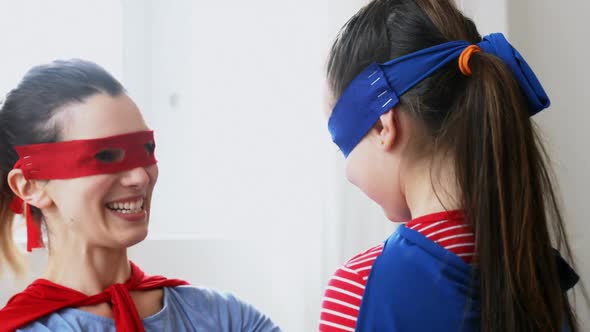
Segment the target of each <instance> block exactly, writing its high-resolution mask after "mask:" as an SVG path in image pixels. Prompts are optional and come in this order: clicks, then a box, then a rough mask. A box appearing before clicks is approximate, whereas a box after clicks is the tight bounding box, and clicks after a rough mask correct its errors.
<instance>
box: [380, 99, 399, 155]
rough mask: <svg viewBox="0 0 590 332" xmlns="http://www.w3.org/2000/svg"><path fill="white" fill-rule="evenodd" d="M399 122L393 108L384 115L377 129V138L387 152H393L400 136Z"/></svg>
mask: <svg viewBox="0 0 590 332" xmlns="http://www.w3.org/2000/svg"><path fill="white" fill-rule="evenodd" d="M397 125H398V124H397V120H396V118H395V109H394V108H392V109H390V110H389V111H387V112H385V113H383V114H382V115H381V116H380V117H379V120H378V121H377V125H376V127H375V129H376V130H377V136H378V139H379V143H380V144H381V145H382V147H383V149H384V150H385V151H391V150H392V149H393V146H394V144H395V143H396V138H397V134H398V127H397Z"/></svg>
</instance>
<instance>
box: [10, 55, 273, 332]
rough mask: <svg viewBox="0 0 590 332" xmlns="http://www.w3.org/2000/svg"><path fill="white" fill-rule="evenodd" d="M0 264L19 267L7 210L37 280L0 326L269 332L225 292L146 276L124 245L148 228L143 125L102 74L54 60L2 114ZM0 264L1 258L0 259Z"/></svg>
mask: <svg viewBox="0 0 590 332" xmlns="http://www.w3.org/2000/svg"><path fill="white" fill-rule="evenodd" d="M0 128H1V130H0V153H1V155H2V163H1V166H0V167H1V172H2V179H3V182H2V187H1V192H2V195H1V200H0V217H1V219H0V244H1V256H2V257H3V259H2V262H3V263H6V264H8V266H11V267H13V268H14V269H16V270H17V271H18V270H19V266H20V265H19V262H18V259H17V257H18V251H17V249H16V248H15V246H14V243H13V239H12V222H13V219H14V218H13V217H14V214H15V213H24V214H25V215H26V221H27V234H28V246H27V247H28V250H29V251H30V250H31V249H33V248H36V247H41V246H43V243H42V238H41V224H44V226H45V228H46V229H47V238H48V249H49V250H48V252H49V258H48V265H47V269H46V270H45V273H44V274H43V276H42V278H41V279H38V280H36V281H35V282H33V283H32V284H31V285H30V286H29V287H28V288H27V289H26V290H25V291H24V292H22V293H20V294H17V295H15V296H14V297H13V298H12V299H11V300H10V301H9V302H8V304H7V305H6V307H5V308H3V309H2V310H0V322H1V325H0V330H1V331H13V330H17V331H64V330H67V331H89V330H91V331H115V330H117V331H143V330H144V329H145V330H148V331H150V330H151V331H196V330H198V331H279V328H278V327H276V326H275V325H274V324H273V323H272V322H271V321H270V319H269V318H267V317H265V316H264V315H262V314H261V313H259V312H258V311H256V309H254V308H253V307H252V306H250V305H248V304H246V303H244V302H242V301H240V300H238V299H236V298H235V297H233V296H232V295H229V294H220V293H217V292H214V291H212V290H208V289H203V288H196V287H190V286H187V283H186V282H184V281H181V280H176V279H166V278H164V277H148V276H145V275H144V274H143V272H142V271H141V270H140V269H139V268H138V267H137V266H135V265H134V264H133V263H131V262H130V261H129V259H128V256H127V248H129V247H130V246H132V245H134V244H137V243H138V242H140V241H142V240H143V239H144V238H145V237H146V235H147V231H148V223H149V212H150V204H151V198H152V191H153V189H154V186H155V184H156V181H157V178H158V166H157V163H156V159H155V156H154V149H155V142H154V138H153V132H152V131H151V130H150V129H149V127H148V126H147V124H146V123H145V121H144V119H143V117H142V115H141V113H140V111H139V109H138V108H137V106H136V105H135V104H134V103H133V101H132V100H131V99H130V98H129V96H127V94H126V93H125V91H124V89H123V87H122V86H121V84H120V83H119V82H117V80H115V79H114V78H113V77H112V76H111V75H110V74H109V73H107V72H106V71H105V70H104V69H102V68H100V67H99V66H97V65H96V64H93V63H90V62H87V61H82V60H72V61H56V62H53V63H51V64H48V65H44V66H39V67H35V68H33V69H31V70H30V71H29V72H28V73H27V74H26V76H25V77H24V78H23V80H22V81H21V82H20V84H19V85H18V87H17V88H16V89H14V90H12V91H11V92H10V93H9V94H8V96H7V98H6V100H5V101H4V103H3V105H2V109H1V110H0ZM3 265H4V264H3Z"/></svg>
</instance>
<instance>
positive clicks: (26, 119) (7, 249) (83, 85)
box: [0, 59, 124, 273]
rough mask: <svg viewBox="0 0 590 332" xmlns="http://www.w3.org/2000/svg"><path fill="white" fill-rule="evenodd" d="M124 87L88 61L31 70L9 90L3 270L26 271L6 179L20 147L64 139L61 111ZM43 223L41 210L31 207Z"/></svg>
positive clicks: (0, 122)
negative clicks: (15, 238)
mask: <svg viewBox="0 0 590 332" xmlns="http://www.w3.org/2000/svg"><path fill="white" fill-rule="evenodd" d="M122 92H124V89H123V87H122V86H121V84H120V83H119V82H118V81H117V80H116V79H115V78H113V76H111V75H110V74H109V73H108V72H107V71H106V70H104V69H103V68H101V67H100V66H98V65H96V64H94V63H92V62H89V61H84V60H77V59H76V60H68V61H54V62H52V63H50V64H47V65H41V66H37V67H34V68H32V69H31V70H30V71H29V72H27V74H26V75H25V77H24V78H23V79H22V81H21V82H20V83H19V84H18V86H17V87H16V88H15V89H13V90H12V91H10V92H9V93H8V95H7V96H6V99H5V100H4V101H3V103H2V107H1V109H0V156H1V157H0V161H1V162H0V268H3V265H5V264H7V265H8V266H9V267H10V268H12V269H13V270H14V271H16V272H17V273H18V272H22V270H23V268H22V263H21V262H20V259H19V256H20V254H19V251H18V250H17V248H16V246H15V243H14V240H13V238H12V225H13V220H14V214H13V212H12V211H11V209H10V203H11V201H12V199H13V198H14V194H13V192H12V190H11V189H10V187H9V186H8V183H7V175H8V173H9V172H10V170H12V168H13V166H14V164H15V163H16V161H17V160H18V155H17V153H16V151H15V149H14V147H15V146H18V145H28V144H36V143H51V142H57V141H59V140H60V132H61V122H60V121H58V117H56V114H58V113H59V112H60V108H62V107H63V106H66V105H68V104H72V103H81V102H84V100H85V99H86V98H88V97H90V96H92V95H95V94H98V93H106V94H109V95H111V96H117V95H119V94H121V93H122ZM33 215H34V216H35V217H36V218H35V219H36V220H37V221H38V222H40V218H39V217H40V211H38V210H37V209H35V208H33Z"/></svg>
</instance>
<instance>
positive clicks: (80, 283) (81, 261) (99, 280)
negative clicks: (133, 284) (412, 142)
mask: <svg viewBox="0 0 590 332" xmlns="http://www.w3.org/2000/svg"><path fill="white" fill-rule="evenodd" d="M130 275H131V266H130V264H129V260H128V257H127V249H125V248H123V249H112V248H104V247H93V246H89V245H86V246H79V245H77V246H73V245H71V243H70V245H68V244H64V245H61V246H56V247H54V246H52V248H51V250H50V254H49V261H48V264H47V269H46V270H45V273H44V274H43V278H44V279H47V280H49V281H52V282H54V283H57V284H59V285H62V286H65V287H68V288H71V289H75V290H77V291H79V292H81V293H84V294H86V295H94V294H98V293H101V292H102V291H103V290H104V289H106V288H108V287H109V286H111V285H113V284H117V283H124V282H125V281H126V280H127V279H128V278H129V276H130Z"/></svg>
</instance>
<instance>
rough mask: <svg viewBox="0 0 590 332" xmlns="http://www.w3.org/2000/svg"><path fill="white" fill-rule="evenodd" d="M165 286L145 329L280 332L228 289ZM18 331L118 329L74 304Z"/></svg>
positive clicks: (181, 331) (145, 321) (64, 331)
mask: <svg viewBox="0 0 590 332" xmlns="http://www.w3.org/2000/svg"><path fill="white" fill-rule="evenodd" d="M163 289H164V300H163V302H164V306H163V308H162V310H160V311H159V312H158V313H156V314H154V315H152V316H149V317H146V318H144V319H143V320H142V321H143V325H144V327H145V330H146V331H174V332H189V331H199V332H203V331H205V332H208V331H215V332H242V331H243V332H250V331H256V332H280V331H281V329H280V328H279V327H277V326H276V325H275V324H274V323H273V322H272V321H271V320H270V318H268V317H267V316H265V315H263V314H262V313H260V312H259V311H258V310H256V309H255V308H254V307H253V306H252V305H249V304H247V303H244V302H242V301H240V300H239V299H237V298H236V297H234V296H233V295H231V294H227V293H218V292H215V291H213V290H210V289H207V288H198V287H192V286H179V287H174V288H163ZM17 331H18V332H49V331H59V332H74V331H76V332H78V331H84V332H99V331H100V332H107V331H108V332H115V331H116V330H115V322H114V320H113V319H111V318H106V317H101V316H97V315H94V314H91V313H89V312H86V311H82V310H79V309H74V308H66V309H62V310H60V311H57V312H54V313H52V314H50V315H47V316H45V317H43V318H41V319H39V320H37V321H35V322H33V323H30V324H28V325H26V326H24V327H23V328H20V329H18V330H17Z"/></svg>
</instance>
